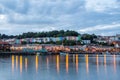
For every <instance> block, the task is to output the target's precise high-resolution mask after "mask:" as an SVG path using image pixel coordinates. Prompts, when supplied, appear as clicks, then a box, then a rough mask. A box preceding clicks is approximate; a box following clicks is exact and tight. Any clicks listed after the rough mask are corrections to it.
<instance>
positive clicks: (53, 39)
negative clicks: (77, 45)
mask: <svg viewBox="0 0 120 80" xmlns="http://www.w3.org/2000/svg"><path fill="white" fill-rule="evenodd" d="M65 39H66V40H73V41H79V40H81V38H80V37H79V36H78V37H76V36H67V37H43V38H24V39H15V38H14V39H3V40H2V41H4V42H9V43H10V44H21V43H22V42H26V43H35V42H38V43H41V42H44V43H46V42H50V41H53V42H57V41H63V40H65Z"/></svg>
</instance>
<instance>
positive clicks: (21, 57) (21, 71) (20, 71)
mask: <svg viewBox="0 0 120 80" xmlns="http://www.w3.org/2000/svg"><path fill="white" fill-rule="evenodd" d="M20 73H22V56H20Z"/></svg>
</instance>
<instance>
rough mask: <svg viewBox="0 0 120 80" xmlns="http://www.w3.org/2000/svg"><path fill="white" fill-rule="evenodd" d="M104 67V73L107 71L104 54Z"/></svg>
mask: <svg viewBox="0 0 120 80" xmlns="http://www.w3.org/2000/svg"><path fill="white" fill-rule="evenodd" d="M104 69H105V73H106V72H107V69H106V54H104Z"/></svg>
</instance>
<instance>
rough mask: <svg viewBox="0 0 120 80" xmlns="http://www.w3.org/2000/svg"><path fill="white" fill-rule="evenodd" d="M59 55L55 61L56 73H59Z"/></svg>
mask: <svg viewBox="0 0 120 80" xmlns="http://www.w3.org/2000/svg"><path fill="white" fill-rule="evenodd" d="M59 59H60V58H59V55H57V59H56V67H57V73H59V71H60V60H59Z"/></svg>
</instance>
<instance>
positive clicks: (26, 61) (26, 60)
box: [25, 58, 28, 71]
mask: <svg viewBox="0 0 120 80" xmlns="http://www.w3.org/2000/svg"><path fill="white" fill-rule="evenodd" d="M27 66H28V59H27V58H25V70H26V71H27Z"/></svg>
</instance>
